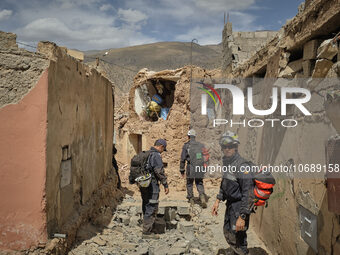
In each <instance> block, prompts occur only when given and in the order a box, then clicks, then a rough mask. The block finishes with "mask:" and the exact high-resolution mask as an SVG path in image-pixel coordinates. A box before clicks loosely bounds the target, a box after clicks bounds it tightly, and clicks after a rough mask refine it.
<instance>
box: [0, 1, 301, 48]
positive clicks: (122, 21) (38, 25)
mask: <svg viewBox="0 0 340 255" xmlns="http://www.w3.org/2000/svg"><path fill="white" fill-rule="evenodd" d="M302 2H303V1H302V0H286V1H282V0H159V1H154V0H123V1H122V0H50V1H43V0H30V1H19V0H1V2H0V30H2V31H6V32H14V33H16V34H17V35H18V39H17V40H18V41H21V42H25V43H27V44H31V45H36V44H37V42H38V41H41V40H48V41H53V42H56V43H57V44H58V45H60V46H66V47H68V48H76V49H79V50H90V49H107V48H118V47H126V46H133V45H139V44H145V43H152V42H159V41H183V42H185V41H186V42H188V41H191V39H193V38H196V39H198V43H199V44H201V45H206V44H217V43H220V42H221V34H222V29H223V13H224V12H229V13H230V20H231V22H232V23H233V29H234V31H255V30H279V29H280V28H281V27H282V25H284V24H285V23H286V20H287V19H290V18H292V17H294V16H295V15H296V14H297V8H298V6H299V5H300V3H302Z"/></svg>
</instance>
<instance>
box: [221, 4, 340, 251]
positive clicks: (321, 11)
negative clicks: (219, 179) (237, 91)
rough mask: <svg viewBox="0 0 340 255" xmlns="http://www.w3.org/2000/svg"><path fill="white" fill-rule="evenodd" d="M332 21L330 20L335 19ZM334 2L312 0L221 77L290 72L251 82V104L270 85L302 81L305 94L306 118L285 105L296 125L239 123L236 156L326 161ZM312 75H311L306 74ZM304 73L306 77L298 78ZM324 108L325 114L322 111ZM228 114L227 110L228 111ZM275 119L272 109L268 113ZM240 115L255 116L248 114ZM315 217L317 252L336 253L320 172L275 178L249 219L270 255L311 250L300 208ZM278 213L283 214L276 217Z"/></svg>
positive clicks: (331, 120) (335, 85) (335, 225)
mask: <svg viewBox="0 0 340 255" xmlns="http://www.w3.org/2000/svg"><path fill="white" fill-rule="evenodd" d="M335 20H337V22H335ZM339 20H340V3H339V1H336V0H334V1H328V0H315V1H310V2H308V5H307V6H306V9H305V10H304V11H301V12H300V13H299V14H298V15H297V16H296V17H295V18H293V19H292V20H290V21H289V22H288V23H287V24H286V25H285V26H284V30H283V31H281V33H280V34H279V35H278V36H276V37H275V38H274V39H273V40H271V41H270V42H268V44H267V45H266V46H265V47H263V48H261V49H260V50H259V51H258V52H257V53H256V54H255V55H254V56H253V57H252V58H251V59H250V60H248V61H246V62H245V63H244V64H242V65H239V66H238V67H237V68H236V69H235V70H234V71H233V72H227V73H225V75H226V76H228V77H262V78H264V77H265V78H278V77H284V78H290V79H293V80H290V81H288V80H286V81H285V82H283V83H282V84H280V83H279V82H276V83H275V79H274V81H273V82H269V83H265V84H262V86H261V84H257V85H256V86H255V87H254V86H253V92H254V101H255V105H254V107H255V108H256V109H268V108H270V106H271V101H270V100H266V99H268V98H269V96H270V95H271V88H272V87H273V86H278V87H305V88H308V89H309V90H310V91H311V93H312V98H311V100H310V101H309V102H308V103H307V104H306V108H307V109H309V110H310V111H311V113H312V116H304V115H303V114H301V112H300V111H299V110H292V111H290V112H289V113H288V116H287V118H288V117H289V118H293V119H296V120H298V126H297V127H295V128H282V127H275V128H271V127H264V128H250V127H240V128H238V130H236V131H238V133H239V135H240V140H241V146H240V150H241V154H243V155H244V156H245V157H247V158H249V159H251V160H254V162H257V163H264V164H269V163H270V164H272V165H280V164H283V165H289V164H292V163H294V164H299V163H303V164H305V163H314V164H317V163H320V164H322V165H325V164H326V163H327V162H326V157H325V143H326V142H327V141H328V139H329V138H330V137H332V136H334V135H336V134H337V133H338V132H339V127H338V125H339V124H338V123H339V119H340V116H339V112H337V113H336V114H335V112H334V111H336V109H338V105H339V96H338V95H339V92H340V85H339V84H340V82H339V81H340V80H339V77H340V72H339V68H338V67H339V63H340V62H339V61H340V59H339V57H338V56H339V48H338V43H336V40H337V38H336V37H335V38H334V36H335V34H336V33H337V32H340V25H339V24H340V23H339V22H338V21H339ZM309 77H313V79H308V78H309ZM301 78H306V79H301ZM326 111H327V112H326ZM228 117H230V116H228ZM271 117H273V118H278V119H280V118H282V116H281V115H279V114H276V115H275V114H274V115H273V116H271ZM245 118H246V119H251V118H259V116H254V115H252V114H250V113H247V115H246V116H245ZM301 206H302V207H304V208H306V209H307V210H309V212H311V213H312V215H314V216H315V217H316V219H317V238H316V244H315V245H316V246H317V252H318V254H338V253H340V243H339V242H338V239H339V237H340V224H339V216H338V215H336V214H335V213H333V212H330V211H329V210H328V196H327V190H326V187H325V185H324V178H323V176H322V177H321V178H320V177H319V178H317V177H314V176H311V177H310V178H305V179H299V178H294V179H292V178H289V176H284V177H283V176H281V177H280V176H278V177H277V184H276V186H275V189H274V193H273V195H272V196H271V198H270V200H269V207H268V208H260V209H258V210H257V213H256V214H255V215H254V216H253V217H252V218H253V224H254V227H255V228H256V230H257V232H258V234H259V236H260V237H262V239H263V241H264V242H265V244H266V245H267V247H268V248H270V249H271V251H272V252H273V253H275V254H316V253H317V252H316V251H315V249H313V248H312V247H310V246H309V245H308V244H307V243H306V242H305V241H304V240H303V239H302V238H301V222H300V210H301V209H300V208H301ZM282 219H284V220H282Z"/></svg>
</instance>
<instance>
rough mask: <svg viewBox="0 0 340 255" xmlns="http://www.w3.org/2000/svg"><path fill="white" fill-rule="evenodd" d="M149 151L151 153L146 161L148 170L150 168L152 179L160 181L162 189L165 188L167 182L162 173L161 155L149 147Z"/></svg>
mask: <svg viewBox="0 0 340 255" xmlns="http://www.w3.org/2000/svg"><path fill="white" fill-rule="evenodd" d="M150 151H151V153H150V156H149V159H148V168H150V172H151V173H152V176H153V178H155V179H156V180H157V181H160V182H161V183H162V184H163V186H164V188H167V187H168V182H167V177H166V175H165V173H164V165H163V161H162V158H161V154H160V153H159V152H158V150H156V149H155V148H154V147H151V149H150Z"/></svg>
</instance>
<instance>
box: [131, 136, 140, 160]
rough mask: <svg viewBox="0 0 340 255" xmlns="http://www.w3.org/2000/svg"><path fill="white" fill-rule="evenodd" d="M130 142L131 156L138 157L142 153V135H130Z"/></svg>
mask: <svg viewBox="0 0 340 255" xmlns="http://www.w3.org/2000/svg"><path fill="white" fill-rule="evenodd" d="M129 142H130V155H132V156H133V155H136V154H138V153H140V152H142V148H143V147H142V135H140V134H130V135H129Z"/></svg>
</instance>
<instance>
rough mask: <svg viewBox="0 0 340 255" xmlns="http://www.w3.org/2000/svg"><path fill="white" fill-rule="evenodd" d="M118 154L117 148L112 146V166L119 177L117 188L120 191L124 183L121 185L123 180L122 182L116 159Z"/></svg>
mask: <svg viewBox="0 0 340 255" xmlns="http://www.w3.org/2000/svg"><path fill="white" fill-rule="evenodd" d="M116 154H117V149H116V146H115V145H113V146H112V166H113V168H114V169H115V170H116V174H117V177H118V182H117V188H118V189H120V188H121V186H122V183H121V180H120V177H119V172H118V164H117V160H116V158H115V155H116Z"/></svg>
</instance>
